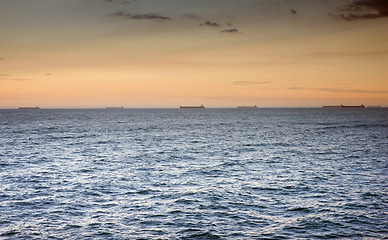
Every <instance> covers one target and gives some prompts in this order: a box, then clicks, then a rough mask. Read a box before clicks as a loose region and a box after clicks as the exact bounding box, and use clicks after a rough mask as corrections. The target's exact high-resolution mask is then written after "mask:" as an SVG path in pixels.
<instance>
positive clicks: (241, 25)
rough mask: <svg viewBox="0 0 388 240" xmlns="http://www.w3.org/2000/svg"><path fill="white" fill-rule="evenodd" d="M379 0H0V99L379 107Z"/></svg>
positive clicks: (387, 14) (7, 104) (383, 17)
mask: <svg viewBox="0 0 388 240" xmlns="http://www.w3.org/2000/svg"><path fill="white" fill-rule="evenodd" d="M387 29H388V1H386V0H0V108H17V107H21V106H22V107H30V106H39V107H41V108H89V107H97V108H98V107H106V106H109V107H112V106H124V107H134V108H137V107H139V108H142V107H146V108H148V107H150V108H153V107H157V108H158V107H163V108H164V107H167V108H169V107H172V108H173V107H179V106H180V105H200V104H204V105H205V106H206V107H236V106H238V105H257V106H258V107H319V106H322V105H339V104H344V105H360V104H364V105H381V106H388V67H387V66H388V31H387Z"/></svg>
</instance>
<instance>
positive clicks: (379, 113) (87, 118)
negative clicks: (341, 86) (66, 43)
mask: <svg viewBox="0 0 388 240" xmlns="http://www.w3.org/2000/svg"><path fill="white" fill-rule="evenodd" d="M387 176H388V109H385V108H381V109H321V108H316V109H313V108H311V109H297V108H296V109H260V108H258V109H82V110H81V109H79V110H75V109H73V110H72V109H67V110H64V109H63V110H54V109H40V110H0V239H336V238H337V239H388V215H387V213H388V195H387V193H388V188H387V187H388V178H387Z"/></svg>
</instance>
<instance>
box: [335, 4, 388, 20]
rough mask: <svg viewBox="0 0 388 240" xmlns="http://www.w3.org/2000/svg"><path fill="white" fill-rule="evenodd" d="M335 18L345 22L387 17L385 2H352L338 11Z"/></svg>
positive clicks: (387, 5) (387, 6)
mask: <svg viewBox="0 0 388 240" xmlns="http://www.w3.org/2000/svg"><path fill="white" fill-rule="evenodd" d="M340 11H341V12H342V13H341V14H339V15H337V16H336V15H334V16H335V17H337V18H340V19H342V20H346V21H353V20H365V19H377V18H384V17H388V1H387V0H354V1H353V2H352V3H350V4H347V5H345V6H344V7H342V8H341V9H340Z"/></svg>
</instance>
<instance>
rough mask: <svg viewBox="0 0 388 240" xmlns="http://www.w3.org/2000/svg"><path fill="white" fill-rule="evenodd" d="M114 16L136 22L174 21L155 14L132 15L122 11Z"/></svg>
mask: <svg viewBox="0 0 388 240" xmlns="http://www.w3.org/2000/svg"><path fill="white" fill-rule="evenodd" d="M113 15H114V16H117V17H122V18H128V19H135V20H162V21H167V20H172V19H171V18H170V17H165V16H161V15H158V14H154V13H150V14H132V13H125V12H122V11H118V12H115V13H114V14H113Z"/></svg>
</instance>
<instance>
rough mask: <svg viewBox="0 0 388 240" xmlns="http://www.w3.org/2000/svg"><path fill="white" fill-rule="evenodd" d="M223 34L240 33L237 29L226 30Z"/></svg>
mask: <svg viewBox="0 0 388 240" xmlns="http://www.w3.org/2000/svg"><path fill="white" fill-rule="evenodd" d="M221 32H224V33H238V32H239V31H238V29H237V28H231V29H225V30H222V31H221Z"/></svg>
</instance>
